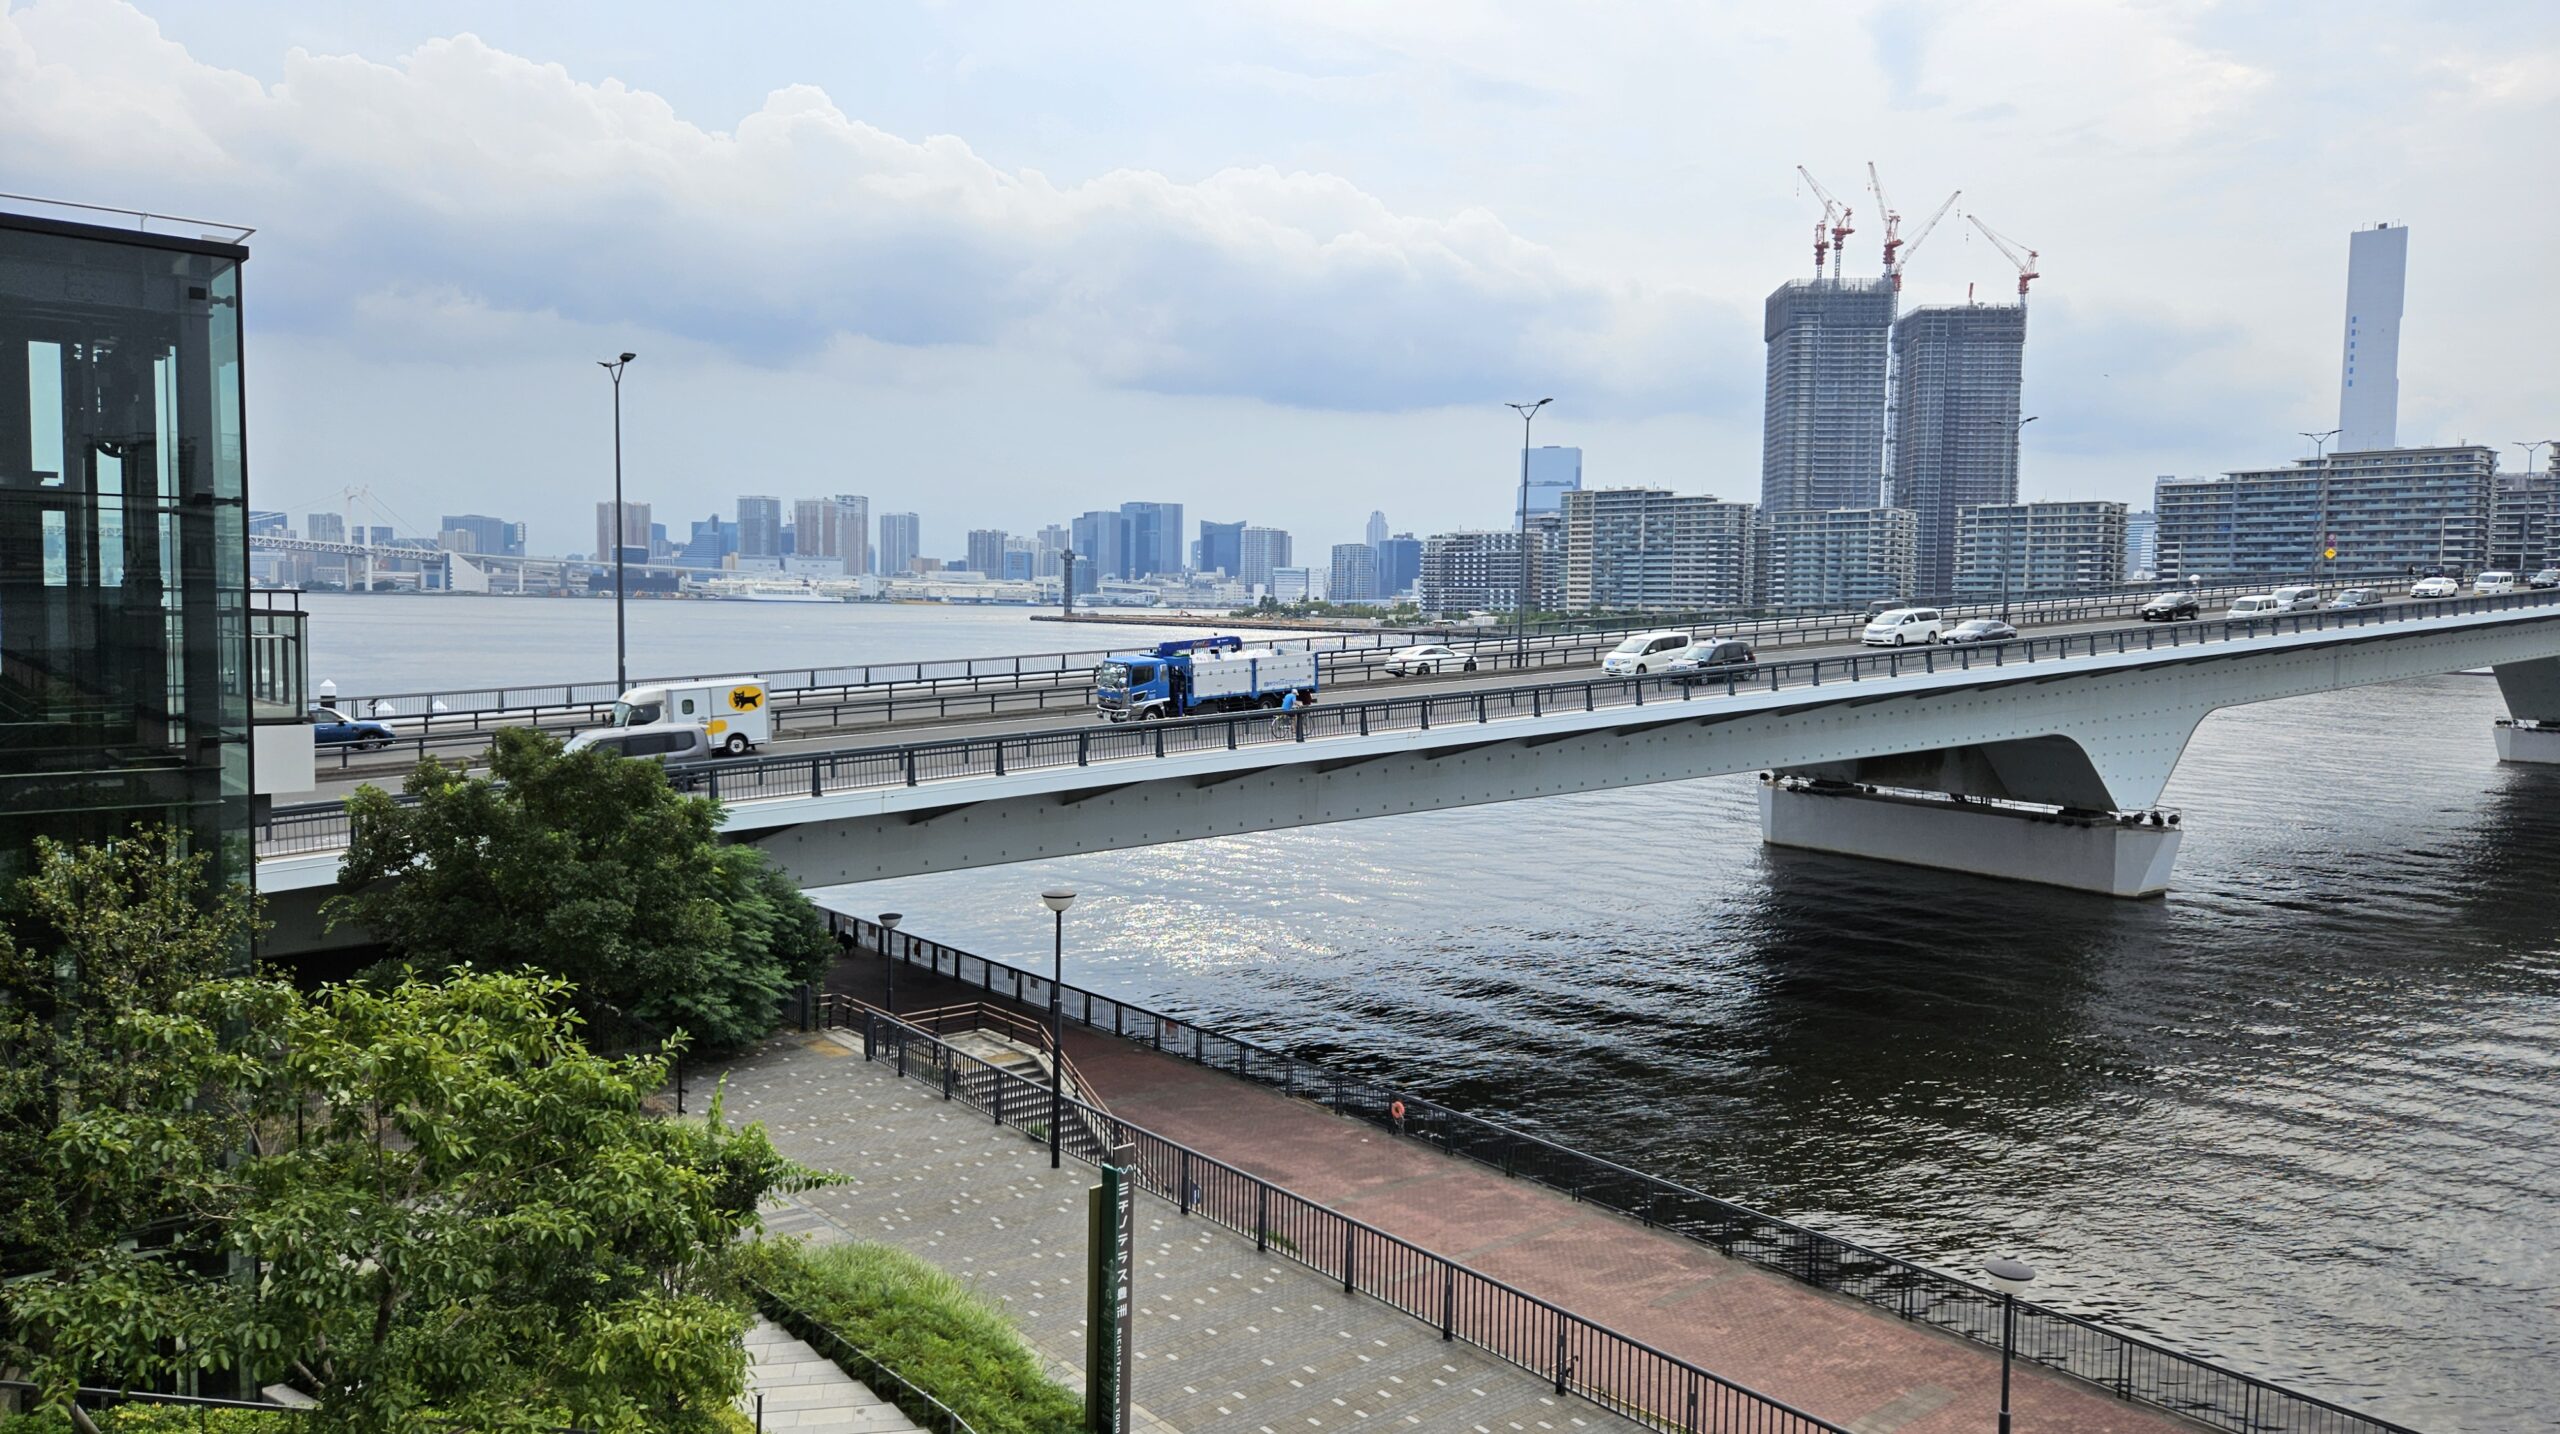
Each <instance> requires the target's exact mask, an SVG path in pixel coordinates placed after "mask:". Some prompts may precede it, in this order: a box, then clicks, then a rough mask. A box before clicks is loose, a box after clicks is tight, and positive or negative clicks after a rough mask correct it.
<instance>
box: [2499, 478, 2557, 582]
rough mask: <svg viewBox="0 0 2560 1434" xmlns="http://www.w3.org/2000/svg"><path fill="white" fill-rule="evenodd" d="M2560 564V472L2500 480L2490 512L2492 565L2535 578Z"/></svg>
mask: <svg viewBox="0 0 2560 1434" xmlns="http://www.w3.org/2000/svg"><path fill="white" fill-rule="evenodd" d="M2555 563H2560V472H2555V471H2553V470H2551V469H2545V470H2543V471H2542V472H2539V473H2510V474H2506V475H2504V476H2502V477H2500V478H2499V479H2498V487H2497V492H2496V494H2495V496H2493V497H2492V498H2491V499H2490V508H2489V565H2490V566H2491V567H2500V568H2512V569H2514V570H2515V571H2517V572H2519V573H2523V574H2525V575H2527V576H2531V575H2532V574H2534V573H2537V572H2540V571H2541V570H2543V569H2544V568H2547V567H2550V566H2552V565H2553V564H2555Z"/></svg>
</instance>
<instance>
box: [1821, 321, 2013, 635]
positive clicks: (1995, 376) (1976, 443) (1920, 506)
mask: <svg viewBox="0 0 2560 1434" xmlns="http://www.w3.org/2000/svg"><path fill="white" fill-rule="evenodd" d="M2026 343H2027V311H2026V307H2025V306H2024V305H2022V304H1951V305H1947V306H1944V307H1936V308H1921V309H1914V310H1912V311H1911V312H1910V313H1907V314H1905V315H1903V316H1902V317H1901V318H1900V319H1897V320H1896V321H1895V322H1894V325H1893V364H1894V376H1893V387H1894V410H1893V504H1894V506H1895V507H1897V508H1908V509H1910V510H1911V511H1912V512H1913V513H1914V514H1916V515H1918V517H1919V519H1920V547H1919V555H1918V568H1917V571H1916V572H1915V573H1914V574H1913V581H1914V582H1915V583H1917V584H1918V587H1917V590H1916V591H1915V592H1914V593H1913V594H1912V596H1914V597H1921V598H1937V597H1943V596H1944V595H1945V594H1946V592H1947V590H1948V587H1949V585H1950V584H1951V583H1953V581H1954V580H1955V556H1956V555H1955V542H1956V510H1957V509H1960V508H1971V507H1977V506H1980V505H1982V504H1986V503H2015V502H2016V501H2018V392H2019V384H2020V381H2021V378H2022V375H2023V373H2024V363H2025V356H2026ZM1842 506H1856V505H1854V504H1844V505H1842Z"/></svg>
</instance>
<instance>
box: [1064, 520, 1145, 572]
mask: <svg viewBox="0 0 2560 1434" xmlns="http://www.w3.org/2000/svg"><path fill="white" fill-rule="evenodd" d="M1133 526H1134V525H1133V524H1132V523H1131V522H1130V519H1129V515H1128V513H1127V512H1126V511H1125V510H1123V511H1121V512H1116V513H1115V512H1113V511H1111V510H1110V509H1107V508H1096V509H1094V510H1093V511H1091V512H1089V513H1085V514H1082V515H1080V516H1078V517H1076V518H1074V519H1071V520H1069V522H1068V524H1067V531H1068V535H1069V542H1070V544H1071V545H1072V546H1073V547H1074V548H1075V550H1076V591H1077V592H1079V593H1089V592H1096V591H1099V590H1100V589H1101V587H1102V584H1103V582H1104V581H1105V580H1107V579H1122V578H1127V577H1129V576H1130V575H1131V574H1130V571H1129V549H1130V546H1131V543H1132V536H1131V532H1130V529H1131V528H1132V527H1133Z"/></svg>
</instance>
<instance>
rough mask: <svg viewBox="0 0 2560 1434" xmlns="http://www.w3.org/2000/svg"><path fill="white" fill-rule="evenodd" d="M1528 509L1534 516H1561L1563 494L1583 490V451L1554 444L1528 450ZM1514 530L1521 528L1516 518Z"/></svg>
mask: <svg viewBox="0 0 2560 1434" xmlns="http://www.w3.org/2000/svg"><path fill="white" fill-rule="evenodd" d="M1528 467H1529V491H1528V505H1527V506H1528V509H1529V514H1530V516H1531V517H1535V516H1537V515H1538V514H1540V513H1562V512H1563V511H1564V495H1565V494H1567V493H1576V492H1580V491H1581V489H1582V450H1581V449H1579V448H1558V447H1556V446H1554V445H1553V444H1550V445H1548V446H1547V447H1544V448H1532V449H1530V450H1529V464H1528ZM1512 526H1513V527H1515V528H1516V527H1518V526H1519V521H1518V519H1517V518H1516V517H1515V518H1514V519H1513V521H1512Z"/></svg>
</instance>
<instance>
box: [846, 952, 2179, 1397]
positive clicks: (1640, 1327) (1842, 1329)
mask: <svg viewBox="0 0 2560 1434" xmlns="http://www.w3.org/2000/svg"><path fill="white" fill-rule="evenodd" d="M829 985H830V987H831V988H832V989H835V990H838V991H842V992H845V993H846V994H849V995H852V996H855V997H856V998H858V999H861V1000H864V1001H867V1002H871V1003H874V1004H877V1003H879V1002H880V1001H881V1000H882V999H883V997H884V995H885V992H884V990H883V989H882V982H881V964H880V962H879V960H878V958H876V957H873V956H869V955H858V956H854V957H849V958H847V959H845V960H841V961H839V962H837V963H836V966H835V968H834V971H833V973H832V974H831V977H830V981H829ZM990 999H991V998H990V994H989V993H987V992H984V991H981V990H979V989H977V988H976V987H972V986H963V985H961V984H959V983H957V982H954V981H950V980H948V979H946V978H941V977H936V976H932V975H929V974H924V973H920V972H917V971H916V970H914V969H913V968H907V969H902V970H901V971H900V973H899V976H898V1004H899V1007H900V1009H902V1010H907V1011H914V1010H921V1009H925V1008H928V1007H932V1006H940V1005H949V1004H957V1003H963V1002H970V1001H979V1000H990ZM992 1003H993V1004H997V1005H1008V1006H1009V1005H1011V1004H1012V1003H1010V1002H1006V1001H1004V1000H1002V999H1001V998H993V999H992ZM1015 1009H1023V1010H1026V1011H1028V1009H1029V1008H1025V1007H1016V1008H1015ZM1066 1049H1067V1055H1068V1058H1069V1059H1070V1060H1072V1061H1074V1062H1075V1065H1076V1068H1077V1069H1078V1070H1079V1071H1081V1072H1082V1073H1083V1075H1084V1076H1085V1078H1086V1079H1087V1080H1088V1081H1089V1082H1090V1083H1091V1084H1092V1086H1093V1087H1094V1089H1095V1091H1096V1093H1097V1094H1098V1095H1099V1096H1100V1097H1101V1098H1102V1100H1103V1101H1104V1102H1105V1103H1106V1104H1107V1105H1109V1107H1110V1108H1111V1111H1112V1113H1113V1114H1114V1115H1116V1116H1118V1117H1120V1118H1122V1119H1124V1120H1127V1121H1130V1122H1131V1123H1133V1124H1136V1125H1139V1126H1143V1127H1145V1128H1147V1129H1149V1130H1152V1131H1155V1132H1156V1133H1157V1134H1159V1135H1162V1136H1164V1137H1166V1138H1168V1139H1171V1140H1176V1141H1180V1142H1182V1143H1184V1144H1186V1145H1189V1146H1191V1147H1192V1148H1194V1149H1196V1150H1199V1151H1201V1152H1203V1153H1204V1154H1208V1155H1211V1156H1214V1157H1216V1158H1218V1159H1220V1160H1224V1161H1226V1162H1228V1163H1229V1164H1232V1165H1236V1166H1238V1167H1240V1168H1242V1169H1245V1170H1247V1171H1249V1172H1251V1173H1253V1174H1255V1175H1258V1176H1261V1177H1262V1178H1264V1179H1267V1180H1270V1181H1272V1182H1274V1183H1276V1184H1279V1185H1283V1186H1286V1187H1288V1188H1290V1189H1293V1190H1295V1191H1297V1192H1298V1193H1299V1194H1301V1195H1304V1196H1306V1197H1307V1198H1309V1199H1312V1200H1316V1201H1320V1202H1322V1203H1324V1204H1327V1205H1330V1206H1332V1207H1333V1208H1335V1209H1338V1210H1340V1211H1342V1212H1343V1213H1345V1214H1348V1215H1351V1216H1353V1217H1355V1218H1357V1219H1360V1220H1363V1221H1365V1222H1367V1223H1369V1224H1371V1225H1374V1226H1377V1227H1378V1228H1380V1229H1383V1230H1386V1231H1388V1232H1389V1233H1391V1234H1394V1235H1397V1236H1399V1237H1401V1238H1403V1239H1406V1240H1409V1241H1412V1242H1413V1243H1415V1244H1418V1245H1421V1246H1423V1247H1425V1248H1427V1249H1430V1250H1433V1251H1435V1252H1437V1253H1439V1254H1442V1255H1444V1256H1447V1257H1448V1258H1451V1259H1454V1260H1457V1261H1459V1262H1461V1263H1464V1264H1466V1265H1468V1266H1470V1267H1471V1268H1473V1269H1475V1270H1477V1271H1478V1272H1480V1273H1482V1274H1485V1275H1487V1276H1490V1277H1492V1278H1495V1279H1499V1280H1503V1281H1506V1282H1508V1283H1510V1284H1512V1285H1515V1286H1517V1287H1519V1288H1521V1289H1523V1290H1526V1291H1528V1292H1529V1293H1531V1294H1535V1295H1538V1296H1540V1297H1541V1298H1544V1299H1547V1300H1549V1301H1552V1302H1554V1303H1555V1304H1558V1305H1561V1306H1562V1307H1564V1308H1566V1309H1569V1310H1571V1311H1573V1312H1574V1313H1576V1314H1578V1315H1581V1316H1582V1317H1584V1318H1586V1319H1589V1320H1592V1321H1595V1322H1597V1323H1600V1324H1603V1325H1606V1326H1609V1327H1610V1328H1613V1329H1615V1330H1617V1331H1618V1332H1619V1333H1621V1334H1624V1335H1627V1336H1629V1337H1631V1338H1634V1339H1638V1340H1641V1341H1643V1342H1645V1343H1647V1344H1650V1345H1653V1346H1654V1347H1656V1348H1658V1349H1661V1350H1663V1351H1665V1352H1667V1353H1670V1354H1673V1355H1677V1356H1679V1357H1681V1358H1683V1359H1687V1360H1689V1361H1691V1362H1693V1363H1695V1364H1697V1365H1699V1366H1701V1367H1703V1368H1706V1369H1709V1370H1712V1371H1714V1372H1715V1373H1717V1374H1719V1375H1721V1376H1723V1377H1725V1378H1727V1379H1731V1380H1735V1381H1737V1382H1739V1383H1742V1384H1746V1385H1749V1386H1751V1387H1752V1388H1754V1389H1758V1390H1760V1391H1761V1392H1763V1393H1765V1394H1768V1395H1770V1396H1772V1397H1774V1398H1777V1399H1781V1400H1784V1401H1786V1402H1787V1403H1789V1404H1792V1405H1794V1406H1795V1407H1797V1408H1799V1409H1802V1410H1805V1411H1806V1412H1807V1413H1811V1414H1815V1415H1818V1416H1821V1417H1823V1418H1827V1419H1830V1420H1833V1421H1835V1422H1837V1423H1839V1424H1842V1425H1844V1426H1846V1427H1848V1428H1851V1429H1854V1430H1857V1431H1859V1434H1959V1431H1976V1430H1982V1429H1988V1428H1991V1427H1993V1426H1994V1425H1995V1424H1996V1423H1997V1414H1998V1407H1999V1386H2000V1358H1999V1355H1998V1353H1997V1352H1996V1351H1992V1350H1987V1349H1985V1348H1983V1347H1981V1346H1979V1345H1975V1344H1973V1343H1970V1342H1968V1341H1965V1340H1962V1339H1959V1338H1956V1337H1954V1336H1952V1335H1948V1334H1943V1333H1941V1332H1939V1331H1936V1330H1932V1329H1929V1328H1926V1327H1923V1326H1920V1325H1916V1324H1912V1323H1909V1322H1907V1321H1903V1320H1898V1319H1895V1318H1892V1317H1890V1316H1889V1315H1886V1314H1884V1313H1882V1312H1880V1311H1878V1310H1875V1309H1873V1308H1871V1307H1869V1306H1866V1305H1863V1304H1860V1303H1858V1302H1857V1301H1854V1300H1851V1299H1848V1298H1846V1297H1843V1296H1838V1295H1833V1294H1830V1293H1827V1292H1825V1291H1821V1290H1817V1289H1815V1288H1812V1287H1811V1286H1808V1285H1804V1284H1801V1283H1799V1282H1797V1281H1794V1280H1790V1279H1787V1278H1785V1277H1784V1276H1781V1275H1778V1274H1775V1273H1773V1272H1770V1271H1768V1270H1765V1269H1762V1268H1760V1267H1758V1266H1755V1265H1752V1264H1749V1263H1746V1262H1744V1261H1740V1260H1735V1259H1731V1258H1728V1257H1726V1256H1724V1255H1721V1254H1718V1253H1717V1252H1716V1251H1714V1250H1712V1249H1710V1248H1707V1247H1705V1246H1703V1245H1700V1244H1697V1243H1695V1242H1693V1241H1689V1240H1685V1239H1681V1238H1679V1237H1678V1236H1676V1235H1673V1234H1670V1233H1667V1232H1665V1231H1661V1230H1656V1229H1649V1228H1646V1227H1645V1226H1643V1225H1640V1224H1638V1223H1636V1222H1634V1221H1631V1220H1627V1219H1623V1218H1621V1217H1618V1216H1616V1215H1614V1214H1611V1213H1608V1212H1606V1211H1602V1210H1600V1209H1597V1208H1595V1207H1593V1206H1590V1205H1586V1204H1581V1203H1578V1202H1576V1201H1573V1200H1571V1199H1569V1198H1568V1197H1566V1196H1564V1195H1562V1194H1559V1193H1557V1192H1555V1191H1552V1190H1549V1189H1546V1188H1544V1187H1542V1186H1538V1185H1533V1184H1530V1183H1528V1182H1525V1181H1517V1180H1511V1179H1507V1178H1505V1177H1504V1176H1502V1175H1500V1174H1499V1173H1497V1172H1495V1171H1493V1170H1490V1169H1487V1168H1486V1167H1484V1166H1482V1165H1479V1164H1477V1163H1475V1162H1473V1161H1469V1160H1463V1159H1455V1158H1452V1157H1450V1156H1448V1155H1446V1154H1443V1153H1441V1152H1440V1151H1438V1150H1436V1149H1434V1148H1432V1147H1429V1146H1426V1145H1423V1144H1421V1143H1419V1142H1414V1141H1404V1140H1399V1139H1396V1138H1395V1137H1394V1136H1392V1135H1389V1134H1387V1133H1385V1132H1383V1131H1380V1130H1379V1129H1377V1128H1376V1127H1374V1126H1371V1125H1368V1124H1365V1123H1362V1122H1359V1121H1354V1120H1349V1119H1345V1118H1343V1117H1339V1116H1336V1115H1334V1114H1332V1113H1331V1112H1329V1111H1327V1110H1325V1109H1323V1108H1322V1107H1319V1106H1316V1105H1313V1104H1311V1103H1308V1102H1306V1101H1301V1100H1293V1099H1290V1098H1289V1097H1287V1096H1284V1095H1281V1094H1279V1093H1278V1092H1276V1091H1273V1090H1271V1089H1269V1088H1267V1087H1264V1086H1259V1085H1255V1084H1253V1083H1251V1082H1248V1081H1243V1080H1238V1079H1236V1078H1234V1077H1232V1076H1228V1075H1225V1074H1222V1073H1220V1072H1217V1071H1214V1070H1209V1069H1206V1068H1204V1067H1201V1066H1198V1065H1195V1064H1193V1063H1191V1062H1189V1061H1185V1060H1182V1059H1180V1058H1178V1057H1174V1056H1168V1055H1163V1054H1160V1053H1157V1052H1154V1051H1150V1050H1148V1049H1146V1048H1145V1047H1143V1046H1139V1045H1136V1044H1134V1043H1132V1042H1128V1041H1122V1040H1116V1039H1113V1038H1111V1037H1110V1036H1108V1035H1105V1034H1102V1033H1100V1032H1094V1031H1085V1030H1081V1029H1079V1028H1078V1027H1077V1026H1076V1025H1075V1024H1074V1023H1072V1022H1070V1023H1069V1024H1068V1027H1067V1031H1066ZM2014 1406H2015V1408H2016V1411H2017V1427H2018V1428H2020V1429H2021V1430H2029V1431H2032V1430H2064V1429H2068V1430H2072V1431H2074V1434H2169V1431H2192V1430H2195V1429H2198V1428H2201V1427H2202V1426H2199V1425H2196V1424H2193V1423H2191V1422H2189V1421H2187V1420H2184V1419H2181V1418H2178V1417H2176V1416H2174V1415H2171V1414H2168V1413H2165V1412H2162V1411H2159V1410H2156V1409H2152V1408H2149V1407H2147V1406H2142V1405H2135V1404H2130V1403H2126V1402H2124V1401H2121V1400H2118V1399H2115V1398H2113V1397H2111V1396H2109V1395H2107V1394H2105V1393H2103V1392H2101V1391H2098V1390H2096V1389H2093V1388H2091V1387H2089V1386H2086V1385H2083V1384H2080V1383H2078V1382H2077V1381H2073V1380H2068V1379H2064V1378H2061V1377H2058V1376H2055V1375H2052V1374H2049V1373H2046V1372H2044V1371H2041V1370H2036V1369H2033V1368H2031V1367H2028V1366H2024V1365H2021V1366H2020V1368H2019V1370H2018V1384H2017V1390H2016V1393H2015V1396H2014Z"/></svg>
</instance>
